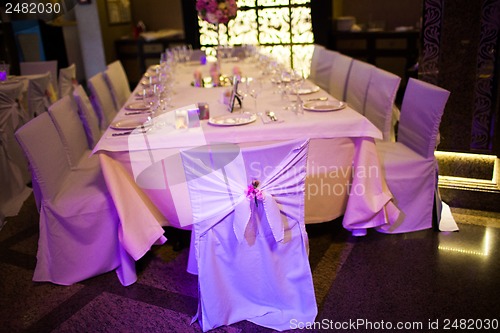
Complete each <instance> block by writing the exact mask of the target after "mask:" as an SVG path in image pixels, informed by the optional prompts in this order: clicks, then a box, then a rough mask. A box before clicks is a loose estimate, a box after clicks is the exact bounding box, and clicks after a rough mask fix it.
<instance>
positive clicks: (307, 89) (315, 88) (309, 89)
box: [293, 86, 319, 95]
mask: <svg viewBox="0 0 500 333" xmlns="http://www.w3.org/2000/svg"><path fill="white" fill-rule="evenodd" d="M318 91H319V87H318V86H312V87H305V88H299V89H298V90H295V91H294V92H293V93H294V94H297V93H298V94H299V95H307V94H312V93H315V92H318Z"/></svg>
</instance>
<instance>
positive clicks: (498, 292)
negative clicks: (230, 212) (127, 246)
mask: <svg viewBox="0 0 500 333" xmlns="http://www.w3.org/2000/svg"><path fill="white" fill-rule="evenodd" d="M452 212H453V215H454V217H455V219H456V220H457V222H459V227H460V232H455V233H438V232H434V231H432V230H427V231H422V232H416V233H411V234H404V235H384V234H379V233H377V232H375V231H369V232H368V235H367V236H366V237H362V238H357V239H356V238H353V237H352V236H350V235H349V233H348V232H346V231H345V230H343V229H342V227H341V226H340V221H333V222H330V223H323V224H319V225H312V226H308V232H309V237H310V262H311V267H312V269H313V279H314V284H315V290H316V298H317V302H318V306H319V315H318V318H317V320H316V323H315V325H316V329H310V330H298V331H304V332H305V331H307V332H319V331H321V332H327V331H328V332H387V331H392V332H431V331H432V332H439V331H464V328H477V327H479V325H482V327H483V329H482V330H479V329H478V330H477V331H480V332H484V331H486V330H485V327H487V326H488V325H490V327H495V325H496V327H497V328H500V323H499V321H500V250H499V249H500V214H499V213H486V212H480V211H467V210H459V209H452ZM169 231H170V230H167V232H169ZM37 236H38V215H37V213H36V208H35V204H34V201H33V198H32V197H31V198H30V199H29V200H28V201H27V202H26V203H25V205H24V207H23V210H22V211H21V213H20V215H19V216H17V217H15V218H10V219H8V221H7V224H6V225H5V226H4V227H3V228H2V229H1V230H0V332H9V333H10V332H182V333H184V332H200V328H199V326H198V324H197V323H195V324H193V325H190V324H189V323H190V321H191V317H192V315H193V314H194V313H195V312H196V305H197V299H196V296H197V281H196V277H195V276H192V275H190V274H188V273H186V271H185V266H186V260H187V251H186V250H182V251H179V252H176V251H173V247H172V243H171V242H168V243H167V244H165V245H163V246H158V247H155V248H154V249H153V250H152V251H150V253H149V254H148V255H147V256H146V257H144V258H143V259H141V260H140V261H139V262H138V264H137V265H138V273H139V279H138V282H137V283H135V284H133V285H132V286H129V287H123V286H121V285H120V283H119V282H118V279H117V277H116V275H115V273H113V272H111V273H108V274H104V275H101V276H98V277H96V278H93V279H89V280H86V281H83V282H81V283H78V284H75V285H73V286H69V287H65V286H56V285H53V284H49V283H34V282H32V281H31V277H32V274H33V268H34V266H35V254H36V247H37ZM167 236H168V235H167ZM398 323H400V324H403V325H405V326H406V329H396V325H398ZM391 325H392V326H391ZM370 327H371V328H372V329H370ZM410 327H412V328H410ZM446 327H448V328H449V330H445V329H446ZM391 328H392V329H391ZM435 328H438V329H435ZM490 331H494V330H490ZM496 331H498V330H496ZM214 332H271V330H268V329H264V328H261V327H258V326H256V325H253V324H251V323H249V322H241V323H237V324H234V325H231V326H228V327H223V328H220V329H217V330H214Z"/></svg>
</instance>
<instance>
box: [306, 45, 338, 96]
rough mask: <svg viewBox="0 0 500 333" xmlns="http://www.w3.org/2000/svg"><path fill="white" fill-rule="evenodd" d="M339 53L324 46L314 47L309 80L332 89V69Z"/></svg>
mask: <svg viewBox="0 0 500 333" xmlns="http://www.w3.org/2000/svg"><path fill="white" fill-rule="evenodd" d="M337 54H338V52H337V51H332V50H328V49H325V48H324V47H317V45H315V47H314V53H313V58H312V60H311V72H310V74H309V80H311V81H312V82H314V83H315V84H317V85H318V86H319V87H321V89H324V90H326V91H328V90H329V89H330V69H331V67H332V65H333V61H334V59H335V57H336V56H337Z"/></svg>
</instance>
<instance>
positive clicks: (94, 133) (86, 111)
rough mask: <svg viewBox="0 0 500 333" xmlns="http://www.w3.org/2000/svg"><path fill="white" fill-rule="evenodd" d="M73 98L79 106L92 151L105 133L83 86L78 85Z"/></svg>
mask: <svg viewBox="0 0 500 333" xmlns="http://www.w3.org/2000/svg"><path fill="white" fill-rule="evenodd" d="M73 97H74V98H75V100H76V103H77V104H78V113H79V114H80V119H81V121H82V123H83V127H84V129H85V134H86V136H87V142H88V147H89V148H90V149H92V148H94V146H95V145H96V143H97V141H99V139H100V138H101V136H102V133H103V132H102V131H101V129H100V128H99V118H98V116H97V113H96V111H95V109H94V106H93V105H92V103H91V102H90V99H89V97H88V95H87V93H86V92H85V89H83V87H82V86H81V85H78V86H77V87H76V88H75V90H74V91H73Z"/></svg>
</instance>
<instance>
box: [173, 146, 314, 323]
mask: <svg viewBox="0 0 500 333" xmlns="http://www.w3.org/2000/svg"><path fill="white" fill-rule="evenodd" d="M308 147H309V141H308V140H294V141H289V142H285V143H278V144H273V145H267V146H260V147H253V148H244V149H241V150H240V149H239V147H238V146H237V145H234V144H220V145H210V146H202V147H198V148H193V149H188V150H184V151H181V159H182V163H183V166H184V170H185V175H186V181H187V184H188V188H189V194H190V200H191V206H192V211H193V218H194V220H193V222H194V224H193V233H194V236H193V238H192V239H193V242H192V244H191V253H190V260H196V263H197V268H196V272H193V271H190V272H191V273H197V274H198V287H199V299H198V311H197V314H196V316H195V317H194V318H193V322H194V321H195V320H196V319H198V321H199V323H200V326H201V327H202V330H203V331H207V330H210V329H213V328H216V327H219V326H222V325H230V324H232V323H235V322H239V321H242V320H248V321H251V322H253V323H255V324H257V325H261V326H265V327H268V328H271V329H276V330H286V329H289V328H290V321H291V320H292V319H296V320H298V322H310V321H313V320H314V319H315V317H316V314H317V305H316V299H315V295H314V288H313V282H312V275H311V270H310V266H309V259H308V237H307V233H306V230H305V224H304V189H305V177H306V163H307V152H308ZM191 256H195V259H192V258H191Z"/></svg>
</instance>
